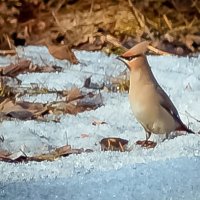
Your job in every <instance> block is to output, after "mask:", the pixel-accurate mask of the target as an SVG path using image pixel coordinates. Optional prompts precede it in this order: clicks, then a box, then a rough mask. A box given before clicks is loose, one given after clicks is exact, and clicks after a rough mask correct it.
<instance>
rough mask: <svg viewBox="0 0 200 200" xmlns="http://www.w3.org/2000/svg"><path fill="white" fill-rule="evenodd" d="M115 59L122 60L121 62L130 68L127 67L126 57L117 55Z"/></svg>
mask: <svg viewBox="0 0 200 200" xmlns="http://www.w3.org/2000/svg"><path fill="white" fill-rule="evenodd" d="M116 59H118V60H120V61H122V62H123V63H124V64H125V65H126V66H127V67H128V68H129V69H130V67H129V65H128V61H127V60H126V59H124V58H123V57H121V56H117V57H116Z"/></svg>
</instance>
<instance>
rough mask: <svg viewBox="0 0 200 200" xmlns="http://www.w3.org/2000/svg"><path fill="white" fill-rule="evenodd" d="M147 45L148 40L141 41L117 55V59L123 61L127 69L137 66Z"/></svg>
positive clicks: (143, 55)
mask: <svg viewBox="0 0 200 200" xmlns="http://www.w3.org/2000/svg"><path fill="white" fill-rule="evenodd" d="M148 45H149V42H147V41H144V42H141V43H139V44H137V45H135V46H134V47H132V48H131V49H129V50H128V51H126V52H125V53H123V54H122V55H121V56H118V57H117V59H118V60H121V61H122V62H123V63H125V64H126V66H127V67H128V68H129V70H132V69H134V68H135V67H139V65H140V62H142V61H143V60H144V57H145V53H146V51H147V48H148Z"/></svg>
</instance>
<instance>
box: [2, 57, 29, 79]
mask: <svg viewBox="0 0 200 200" xmlns="http://www.w3.org/2000/svg"><path fill="white" fill-rule="evenodd" d="M30 64H31V61H29V60H20V61H19V62H18V63H17V64H13V63H11V64H10V65H9V66H6V67H2V68H1V75H3V76H11V77H16V76H17V75H18V74H20V73H21V72H23V71H25V70H27V69H28V68H29V66H30Z"/></svg>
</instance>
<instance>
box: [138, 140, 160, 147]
mask: <svg viewBox="0 0 200 200" xmlns="http://www.w3.org/2000/svg"><path fill="white" fill-rule="evenodd" d="M136 144H137V145H140V146H141V147H146V148H154V147H155V146H156V144H157V143H156V142H153V141H149V140H138V141H137V142H136Z"/></svg>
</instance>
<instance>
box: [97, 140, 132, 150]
mask: <svg viewBox="0 0 200 200" xmlns="http://www.w3.org/2000/svg"><path fill="white" fill-rule="evenodd" d="M127 144H128V140H125V139H121V138H114V137H111V138H103V139H102V140H101V141H100V145H101V150H102V151H121V152H124V151H125V150H126V146H127Z"/></svg>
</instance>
